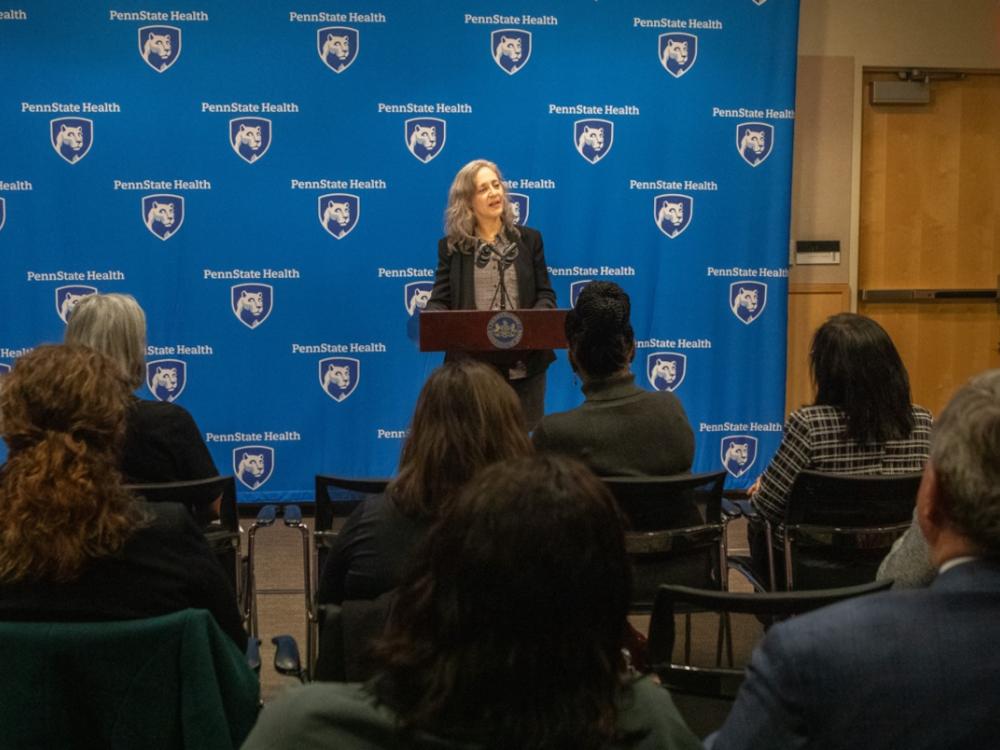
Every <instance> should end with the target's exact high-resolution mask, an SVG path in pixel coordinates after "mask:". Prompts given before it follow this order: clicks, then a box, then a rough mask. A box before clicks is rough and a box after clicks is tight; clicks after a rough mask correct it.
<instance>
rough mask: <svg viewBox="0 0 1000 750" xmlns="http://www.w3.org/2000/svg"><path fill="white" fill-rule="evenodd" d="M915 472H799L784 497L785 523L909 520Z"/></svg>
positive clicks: (872, 523)
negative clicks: (859, 474) (854, 473)
mask: <svg viewBox="0 0 1000 750" xmlns="http://www.w3.org/2000/svg"><path fill="white" fill-rule="evenodd" d="M920 477H921V474H920V473H919V472H917V473H913V474H887V475H876V476H871V475H865V476H857V475H850V474H827V473H825V472H820V471H802V472H800V473H799V475H798V476H797V477H796V478H795V483H794V484H793V485H792V490H791V492H790V493H789V496H788V509H787V511H786V513H785V523H786V524H800V523H804V524H815V525H818V526H877V525H882V524H890V523H899V522H901V521H902V522H905V521H909V520H910V517H911V516H912V514H913V506H914V504H915V503H916V499H917V488H918V487H919V486H920Z"/></svg>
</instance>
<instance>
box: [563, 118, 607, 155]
mask: <svg viewBox="0 0 1000 750" xmlns="http://www.w3.org/2000/svg"><path fill="white" fill-rule="evenodd" d="M573 142H574V143H575V144H576V150H577V151H578V152H579V154H580V156H582V157H583V158H584V159H586V160H587V161H589V162H590V163H591V164H597V162H599V161H600V160H601V159H603V158H604V157H605V156H607V155H608V152H609V151H610V150H611V146H612V145H613V144H614V142H615V124H614V123H613V122H611V120H577V121H576V122H574V123H573Z"/></svg>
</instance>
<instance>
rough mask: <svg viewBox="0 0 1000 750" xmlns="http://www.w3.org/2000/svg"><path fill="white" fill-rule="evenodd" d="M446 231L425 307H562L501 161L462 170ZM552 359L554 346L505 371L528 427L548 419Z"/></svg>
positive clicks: (540, 245)
mask: <svg viewBox="0 0 1000 750" xmlns="http://www.w3.org/2000/svg"><path fill="white" fill-rule="evenodd" d="M444 229H445V236H444V237H442V238H441V240H440V241H439V242H438V264H437V272H436V273H435V275H434V290H433V292H432V293H431V298H430V300H429V301H428V302H427V308H426V309H427V310H519V309H527V308H532V307H549V308H553V307H555V306H556V295H555V292H553V291H552V286H551V285H550V284H549V274H548V270H547V269H546V264H545V251H544V246H543V243H542V235H541V233H540V232H538V231H537V230H535V229H530V228H529V227H519V226H517V225H516V224H515V223H514V210H513V208H512V207H511V204H510V201H508V200H507V190H506V188H505V187H504V184H503V177H502V176H501V174H500V170H499V169H498V168H497V165H496V164H494V163H493V162H490V161H486V160H485V159H476V160H474V161H470V162H469V163H468V164H466V165H465V166H464V167H462V168H461V169H460V170H458V174H457V175H455V180H454V181H453V182H452V183H451V189H450V190H449V191H448V207H447V208H446V209H445V212H444ZM451 356H452V355H451V354H450V353H449V355H448V357H451ZM446 359H447V358H446ZM554 359H555V355H554V354H553V353H552V351H551V350H550V349H546V350H541V351H534V352H531V353H530V354H528V355H527V356H526V357H525V359H524V361H523V362H516V363H515V364H514V365H513V366H510V367H504V368H501V374H502V375H504V377H505V378H506V380H507V382H508V383H510V385H511V387H513V389H514V391H515V392H516V393H517V395H518V398H519V399H520V400H521V405H522V407H523V408H524V415H525V418H526V421H527V423H528V429H529V430H530V429H533V428H534V426H535V425H536V424H537V423H538V420H539V419H541V417H542V413H543V410H544V406H545V371H546V370H547V369H548V366H549V364H550V363H551V362H552V361H553V360H554Z"/></svg>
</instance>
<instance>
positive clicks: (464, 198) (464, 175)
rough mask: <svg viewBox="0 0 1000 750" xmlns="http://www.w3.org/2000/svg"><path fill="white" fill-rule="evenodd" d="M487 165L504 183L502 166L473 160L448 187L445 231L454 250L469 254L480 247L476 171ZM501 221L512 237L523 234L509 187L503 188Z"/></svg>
mask: <svg viewBox="0 0 1000 750" xmlns="http://www.w3.org/2000/svg"><path fill="white" fill-rule="evenodd" d="M483 167H486V168H487V169H492V170H493V172H494V174H496V176H497V179H499V180H500V184H501V185H503V175H502V174H500V168H499V167H498V166H497V165H496V164H494V163H493V162H491V161H487V160H486V159H473V160H472V161H470V162H469V163H468V164H466V165H465V166H464V167H462V168H461V169H460V170H458V174H456V175H455V179H454V180H452V183H451V188H449V190H448V207H447V208H446V209H445V210H444V234H445V237H447V239H448V251H449V252H450V253H454V252H455V251H458V252H460V253H464V254H465V255H468V254H469V253H471V252H472V251H473V250H475V249H476V242H477V238H476V215H475V213H473V211H472V197H473V196H474V195H475V194H476V174H477V173H478V172H479V170H480V169H482V168H483ZM500 221H501V222H502V223H503V231H504V232H505V233H506V234H507V235H508V237H519V236H520V234H521V232H520V231H518V228H517V225H516V224H515V223H514V209H513V208H511V206H510V201H509V200H507V187H506V186H504V189H503V213H502V214H501V215H500Z"/></svg>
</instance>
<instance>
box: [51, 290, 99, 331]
mask: <svg viewBox="0 0 1000 750" xmlns="http://www.w3.org/2000/svg"><path fill="white" fill-rule="evenodd" d="M92 294H97V287H94V286H80V285H77V286H61V287H59V288H57V289H56V314H57V315H58V316H59V317H60V318H61V319H62V322H63V323H65V322H66V321H67V320H69V316H70V313H72V312H73V308H74V307H76V305H77V303H78V302H79V301H80V300H82V299H83V298H84V297H89V296H90V295H92Z"/></svg>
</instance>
